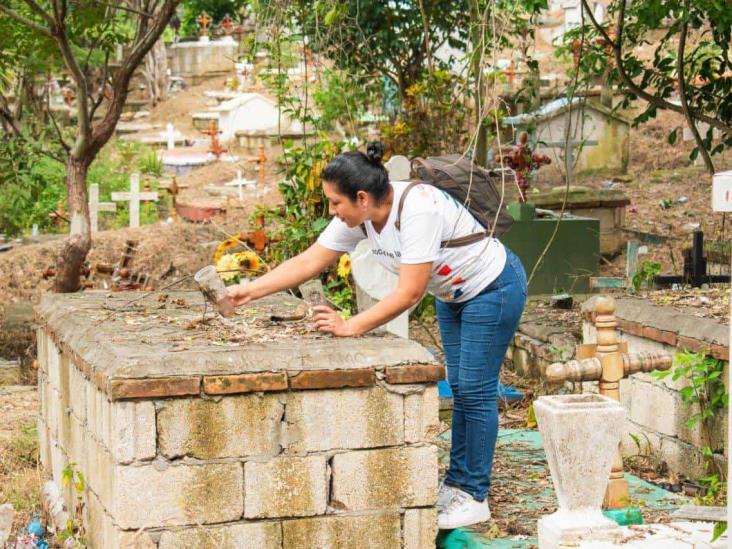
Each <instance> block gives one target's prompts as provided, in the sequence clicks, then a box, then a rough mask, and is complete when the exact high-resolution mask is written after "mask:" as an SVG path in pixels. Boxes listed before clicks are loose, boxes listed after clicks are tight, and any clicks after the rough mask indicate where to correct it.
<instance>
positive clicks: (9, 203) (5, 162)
mask: <svg viewBox="0 0 732 549" xmlns="http://www.w3.org/2000/svg"><path fill="white" fill-rule="evenodd" d="M26 137H27V138H28V139H26V138H23V137H20V138H19V137H15V136H13V135H10V134H7V135H5V136H4V137H3V138H1V139H0V204H2V205H3V206H2V208H0V233H5V234H7V235H9V236H16V235H18V234H20V233H22V232H27V231H29V230H30V228H31V227H32V225H33V224H34V223H37V224H38V227H39V229H40V230H44V231H46V230H50V229H51V228H52V227H53V223H54V221H53V220H52V219H51V218H50V217H49V214H50V213H51V212H52V211H54V210H55V209H56V204H57V203H58V202H59V201H62V200H63V199H64V197H65V194H66V186H65V173H66V168H65V167H64V165H63V164H61V163H60V162H58V161H56V160H53V159H51V158H50V157H48V156H47V155H45V154H43V153H42V151H41V147H40V143H38V142H35V141H33V140H32V139H31V138H30V136H26Z"/></svg>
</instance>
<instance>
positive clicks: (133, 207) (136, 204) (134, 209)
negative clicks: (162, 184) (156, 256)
mask: <svg viewBox="0 0 732 549" xmlns="http://www.w3.org/2000/svg"><path fill="white" fill-rule="evenodd" d="M112 200H114V201H115V202H129V203H130V227H131V228H135V227H139V226H140V202H141V201H148V200H158V193H156V192H143V193H141V192H140V174H139V173H133V174H132V175H131V176H130V191H129V192H122V193H112Z"/></svg>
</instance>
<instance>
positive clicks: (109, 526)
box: [36, 291, 444, 549]
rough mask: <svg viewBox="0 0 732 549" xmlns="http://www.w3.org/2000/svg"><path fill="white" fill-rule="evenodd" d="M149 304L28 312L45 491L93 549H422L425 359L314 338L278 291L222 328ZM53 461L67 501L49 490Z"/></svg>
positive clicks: (55, 484) (430, 533)
mask: <svg viewBox="0 0 732 549" xmlns="http://www.w3.org/2000/svg"><path fill="white" fill-rule="evenodd" d="M164 295H165V297H163V295H158V296H156V297H155V298H153V299H148V300H142V301H136V302H135V303H134V304H132V303H130V301H129V298H128V297H125V296H123V295H120V294H109V293H108V292H84V293H81V294H65V295H64V294H55V295H45V296H44V297H43V298H42V300H41V303H40V304H39V305H38V306H37V308H36V317H37V322H38V326H39V328H38V361H39V364H40V369H39V391H40V398H41V401H42V412H41V419H40V420H39V434H40V448H41V463H42V466H43V470H44V472H46V473H47V474H48V475H49V476H50V477H51V479H52V480H51V481H50V482H51V483H52V484H50V485H47V487H46V488H47V489H46V490H44V492H46V493H54V490H56V491H57V492H58V491H60V493H61V495H62V497H63V500H64V502H65V505H66V511H67V512H73V509H74V502H76V501H81V502H83V503H84V508H83V509H84V510H83V522H84V527H85V529H86V532H87V537H88V539H89V540H90V544H91V546H92V547H104V548H105V549H106V548H112V549H113V548H116V547H151V548H152V547H158V548H160V549H163V548H171V547H212V548H213V547H216V548H226V547H231V548H236V547H245V546H246V547H262V548H268V547H272V548H281V547H291V548H299V547H336V546H345V545H348V546H354V547H367V546H368V547H377V546H378V547H388V548H394V547H414V548H418V547H430V546H433V545H434V539H435V536H436V534H437V532H436V514H435V513H436V511H435V508H434V505H435V500H436V497H437V480H438V461H437V447H436V446H435V445H434V444H433V443H432V437H433V435H435V434H436V432H437V430H438V423H439V420H438V417H437V414H438V398H437V388H436V382H437V381H438V380H439V379H442V378H443V377H444V368H443V367H442V366H441V365H439V364H436V363H434V362H433V359H432V357H431V355H430V354H429V352H427V351H426V350H425V349H424V348H422V347H421V346H419V345H418V344H417V343H415V342H412V341H409V340H405V339H401V338H397V337H394V336H390V335H367V336H365V337H361V338H343V339H342V338H333V337H330V336H327V335H322V334H320V333H318V332H316V331H314V328H313V325H312V321H311V319H310V318H309V317H308V316H307V315H308V312H307V308H306V305H305V304H304V302H302V301H300V300H298V299H296V298H294V297H290V296H288V295H286V294H281V295H277V296H272V297H270V298H266V299H263V300H260V301H258V302H255V303H253V304H251V305H249V306H245V307H242V308H241V309H240V310H239V311H238V314H237V315H236V316H235V317H234V318H232V319H221V318H220V317H218V316H215V315H214V314H213V313H212V312H211V311H209V312H208V313H205V312H204V305H203V299H202V296H201V294H200V293H199V292H191V291H179V292H170V293H168V294H164ZM70 463H74V464H75V465H74V468H75V469H76V470H78V471H80V472H82V473H83V474H84V476H85V478H86V488H85V489H84V491H83V493H76V492H74V490H75V489H76V488H75V487H74V486H73V483H71V484H70V485H69V484H67V485H64V483H62V481H61V479H62V474H63V473H62V471H63V470H64V468H65V467H67V466H68V465H69V464H70ZM60 516H63V515H60ZM61 528H63V525H62V526H61Z"/></svg>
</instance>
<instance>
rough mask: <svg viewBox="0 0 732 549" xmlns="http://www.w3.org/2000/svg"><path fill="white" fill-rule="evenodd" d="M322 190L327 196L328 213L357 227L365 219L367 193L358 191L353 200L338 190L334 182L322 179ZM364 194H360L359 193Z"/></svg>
mask: <svg viewBox="0 0 732 549" xmlns="http://www.w3.org/2000/svg"><path fill="white" fill-rule="evenodd" d="M323 192H325V196H326V197H327V198H328V213H329V214H330V215H333V216H335V217H337V218H338V219H340V220H341V221H343V222H344V223H345V224H346V225H348V226H349V227H358V226H359V225H360V224H361V223H363V222H364V221H365V220H366V206H367V202H368V198H367V196H368V195H367V193H365V192H363V191H359V195H358V197H357V198H356V201H355V202H352V201H351V199H350V198H348V197H347V196H346V195H344V194H341V193H339V192H338V187H337V186H336V185H335V183H331V182H329V181H323ZM362 194H363V195H364V196H361V195H362Z"/></svg>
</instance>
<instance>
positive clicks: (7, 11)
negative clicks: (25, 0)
mask: <svg viewBox="0 0 732 549" xmlns="http://www.w3.org/2000/svg"><path fill="white" fill-rule="evenodd" d="M0 13H4V14H5V15H7V16H8V17H10V18H12V19H15V20H16V21H18V22H19V23H21V24H22V25H25V26H27V27H29V28H31V29H33V30H35V31H37V32H40V33H41V34H43V35H45V36H48V37H49V38H53V35H52V34H51V30H50V29H48V28H46V27H44V26H43V25H40V24H38V23H36V22H35V21H33V20H32V19H28V18H27V17H25V16H24V15H20V14H19V13H17V12H15V11H13V10H11V9H10V8H8V7H6V6H3V5H2V4H0Z"/></svg>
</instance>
